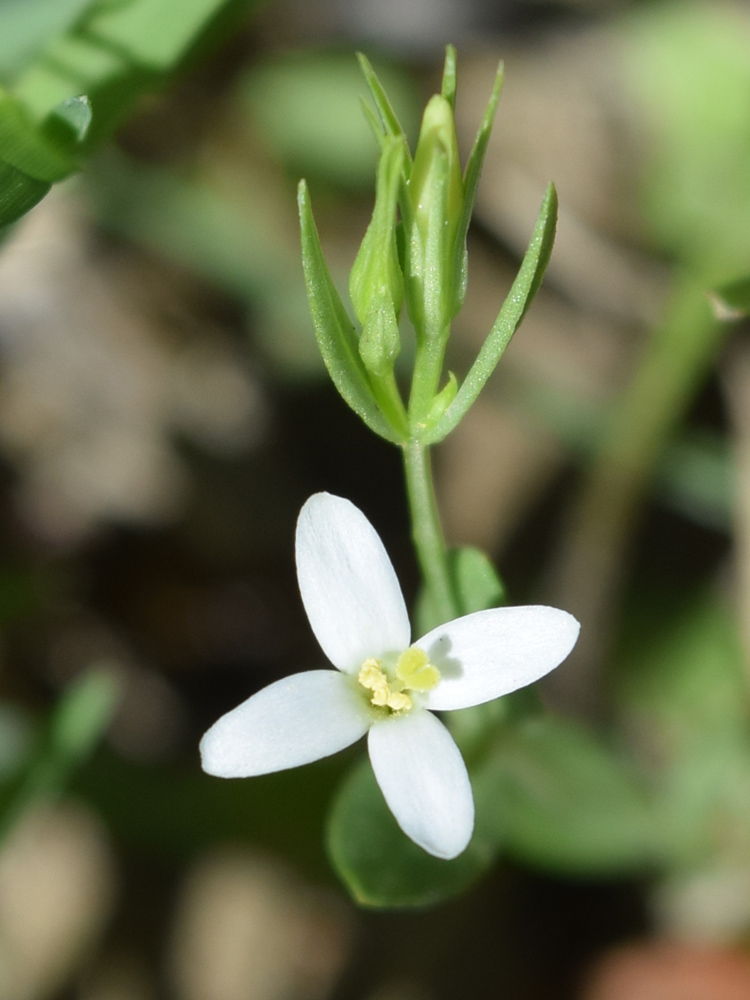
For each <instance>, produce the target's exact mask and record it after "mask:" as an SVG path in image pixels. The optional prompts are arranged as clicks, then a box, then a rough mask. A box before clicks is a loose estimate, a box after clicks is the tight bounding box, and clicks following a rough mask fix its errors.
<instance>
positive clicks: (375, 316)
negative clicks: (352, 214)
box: [349, 137, 405, 376]
mask: <svg viewBox="0 0 750 1000" xmlns="http://www.w3.org/2000/svg"><path fill="white" fill-rule="evenodd" d="M404 150H405V143H404V141H403V139H394V138H391V137H388V138H387V139H386V140H385V143H384V146H383V152H382V154H381V157H380V163H379V166H378V180H377V192H376V197H375V209H374V211H373V216H372V221H371V222H370V225H369V226H368V228H367V232H366V233H365V238H364V240H363V241H362V245H361V247H360V249H359V253H358V254H357V259H356V260H355V262H354V266H353V267H352V270H351V274H350V276H349V295H350V298H351V300H352V305H353V307H354V313H355V315H356V317H357V319H358V320H359V321H360V323H361V324H362V335H361V337H360V340H359V353H360V356H361V358H362V360H363V362H364V364H365V368H367V370H368V371H369V372H370V373H371V374H373V375H377V376H384V375H387V374H388V373H389V372H391V371H392V370H393V364H394V362H395V360H396V358H397V357H398V354H399V351H400V350H401V338H400V336H399V330H398V314H399V312H400V310H401V304H402V302H403V298H404V278H403V274H402V273H401V265H400V264H399V259H398V248H397V245H396V215H397V208H398V195H399V187H400V183H401V169H402V165H403V162H404Z"/></svg>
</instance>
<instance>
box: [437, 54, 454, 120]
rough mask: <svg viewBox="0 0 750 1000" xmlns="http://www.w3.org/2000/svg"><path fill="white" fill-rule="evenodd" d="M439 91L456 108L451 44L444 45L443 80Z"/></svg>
mask: <svg viewBox="0 0 750 1000" xmlns="http://www.w3.org/2000/svg"><path fill="white" fill-rule="evenodd" d="M440 93H441V94H442V96H443V97H444V98H445V100H446V101H447V102H448V103H449V104H450V106H451V108H453V110H454V111H455V110H456V49H455V48H454V46H453V45H446V46H445V62H444V63H443V80H442V83H441V85H440Z"/></svg>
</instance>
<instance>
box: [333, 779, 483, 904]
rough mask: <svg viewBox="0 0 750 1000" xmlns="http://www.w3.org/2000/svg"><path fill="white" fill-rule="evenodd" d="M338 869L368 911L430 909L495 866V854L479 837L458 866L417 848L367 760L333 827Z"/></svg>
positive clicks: (340, 801)
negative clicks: (394, 813) (397, 818)
mask: <svg viewBox="0 0 750 1000" xmlns="http://www.w3.org/2000/svg"><path fill="white" fill-rule="evenodd" d="M328 852H329V855H330V857H331V861H332V863H333V865H334V868H335V869H336V871H337V872H338V874H339V876H340V877H341V879H342V881H343V882H344V884H345V885H346V887H347V888H348V889H349V891H350V892H351V894H352V896H353V897H354V899H355V900H356V901H357V902H358V903H361V904H362V905H363V906H371V907H389V908H394V907H403V908H406V907H426V906H434V905H436V904H437V903H440V902H442V901H443V900H445V899H449V898H450V897H451V896H455V895H458V893H460V892H463V891H464V890H465V889H466V888H468V886H470V885H471V884H472V882H474V881H475V880H476V879H477V878H478V877H479V876H480V875H481V874H482V873H483V872H484V871H486V869H487V868H488V867H489V866H490V865H491V864H492V860H493V850H492V848H490V847H489V845H488V844H487V843H486V841H484V840H483V839H482V838H480V837H478V836H477V835H475V837H474V839H473V840H472V842H471V843H470V844H469V846H468V848H467V849H466V850H465V851H464V853H463V854H461V855H460V856H459V857H457V858H455V859H454V860H453V861H442V860H440V859H439V858H434V857H432V856H431V855H429V854H427V853H425V851H423V850H422V849H421V848H420V847H417V845H416V844H414V843H412V841H411V840H409V839H408V837H406V836H405V835H404V834H403V833H402V832H401V830H400V829H399V827H398V824H397V823H396V820H395V819H394V818H393V816H392V815H391V813H390V811H389V809H388V807H387V806H386V804H385V801H384V799H383V795H382V793H381V791H380V789H379V788H378V785H377V782H376V781H375V776H374V775H373V773H372V768H371V767H370V762H369V761H368V760H363V761H362V762H361V763H360V764H358V765H356V766H355V767H354V768H353V769H352V770H351V771H350V773H349V775H348V777H347V778H346V779H345V781H344V783H343V785H342V786H341V789H340V790H339V793H338V795H337V796H336V799H335V800H334V804H333V809H332V811H331V815H330V818H329V823H328Z"/></svg>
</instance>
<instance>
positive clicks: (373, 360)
mask: <svg viewBox="0 0 750 1000" xmlns="http://www.w3.org/2000/svg"><path fill="white" fill-rule="evenodd" d="M359 61H360V65H361V67H362V71H363V73H364V76H365V80H366V82H367V85H368V87H369V90H370V95H371V97H372V100H373V103H374V106H375V110H374V111H373V110H372V109H371V108H370V107H369V106H368V105H366V104H365V105H364V110H365V115H366V117H367V120H368V122H369V124H370V126H371V128H372V130H373V133H374V135H375V138H376V139H377V141H378V144H379V146H380V160H379V164H378V173H377V185H376V197H375V207H374V209H373V214H372V220H371V222H370V225H369V226H368V228H367V232H366V234H365V236H364V239H363V241H362V244H361V246H360V249H359V252H358V254H357V257H356V260H355V262H354V265H353V267H352V270H351V274H350V278H349V293H350V297H351V302H352V306H353V309H354V313H355V315H356V318H357V320H358V321H359V323H360V326H361V331H360V332H359V333H357V331H356V329H355V327H354V324H353V323H352V322H351V320H350V319H349V317H348V315H347V311H346V308H345V306H344V304H343V303H342V302H341V299H340V297H339V295H338V292H337V291H336V287H335V285H334V283H333V281H332V279H331V276H330V274H329V273H328V269H327V267H326V264H325V260H324V258H323V254H322V251H321V248H320V244H319V242H318V238H317V231H316V229H315V224H314V221H313V218H312V211H311V209H310V205H309V200H308V197H307V191H306V188H305V187H304V184H303V185H302V187H301V188H300V219H301V224H302V245H303V264H304V267H305V276H306V282H307V289H308V297H309V300H310V307H311V311H312V315H313V321H314V326H315V332H316V336H317V338H318V343H319V345H320V349H321V352H322V354H323V357H324V360H325V362H326V365H327V367H328V370H329V372H330V374H331V377H332V378H333V380H334V382H335V383H336V386H337V388H338V390H339V392H340V393H341V395H342V396H343V397H344V399H345V400H346V401H347V403H348V404H349V405H350V406H351V407H352V408H353V409H354V410H356V412H357V413H358V414H359V415H360V417H361V418H362V419H363V420H364V421H365V423H367V425H368V426H369V427H370V428H371V429H372V430H373V431H375V433H377V434H379V435H380V436H382V437H384V438H386V439H388V440H390V441H392V442H393V443H394V444H398V445H401V446H402V447H406V446H410V445H411V444H414V443H419V444H421V445H431V444H435V443H437V442H438V441H441V440H442V439H443V438H444V437H445V436H446V434H448V433H450V431H451V430H453V429H454V428H455V427H456V426H457V424H458V423H459V422H460V421H461V420H462V419H463V417H464V415H465V414H466V412H467V411H468V409H469V408H470V407H471V406H472V405H473V403H474V401H475V399H476V398H477V396H478V394H479V392H480V390H481V389H482V387H483V386H484V384H485V383H486V381H487V379H488V378H489V377H490V376H491V374H492V372H493V371H494V368H495V366H496V365H497V363H498V361H499V360H500V358H501V357H502V354H503V352H504V350H505V348H506V347H507V345H508V343H509V342H510V339H511V337H512V336H513V334H514V332H515V330H516V328H517V326H518V324H519V323H520V322H521V319H522V318H523V316H524V314H525V312H526V310H527V309H528V307H529V305H530V303H531V301H532V300H533V298H534V296H535V294H536V292H537V290H538V288H539V285H540V284H541V281H542V278H543V276H544V272H545V269H546V266H547V262H548V260H549V255H550V252H551V249H552V242H553V239H554V233H555V223H556V218H557V200H556V195H555V190H554V188H553V187H552V185H550V187H549V188H548V190H547V193H546V195H545V198H544V200H543V202H542V207H541V211H540V213H539V217H538V219H537V222H536V226H535V228H534V233H533V236H532V240H531V243H530V245H529V248H528V250H527V251H526V254H525V256H524V259H523V262H522V265H521V269H520V271H519V273H518V276H517V278H516V280H515V281H514V283H513V287H512V288H511V290H510V293H509V295H508V297H507V298H506V300H505V302H504V303H503V306H502V308H501V309H500V313H499V315H498V318H497V320H496V322H495V325H494V326H493V328H492V330H491V331H490V333H489V334H488V336H487V339H486V341H485V343H484V345H483V346H482V348H481V350H480V352H479V355H478V357H477V358H476V360H475V362H474V364H473V365H472V366H471V367H470V369H469V371H468V373H467V374H466V376H465V377H464V378H463V380H462V381H461V382H460V383H459V381H458V380H457V379H456V378H455V376H454V375H453V374H452V373H449V374H448V376H447V381H446V375H445V372H444V361H445V351H446V347H447V342H448V338H449V336H450V332H451V323H452V321H453V319H454V317H455V315H456V313H457V312H458V311H459V309H460V308H461V306H462V304H463V301H464V297H465V294H466V282H467V256H466V235H467V232H468V228H469V223H470V220H471V213H472V208H473V205H474V200H475V197H476V193H477V186H478V184H479V177H480V174H481V171H482V164H483V162H484V157H485V153H486V151H487V147H488V144H489V138H490V132H491V129H492V123H493V120H494V116H495V112H496V110H497V106H498V101H499V98H500V91H501V88H502V82H503V73H502V65H501V66H500V67H499V68H498V72H497V75H496V77H495V83H494V86H493V89H492V93H491V95H490V98H489V101H488V103H487V107H486V109H485V113H484V116H483V118H482V121H481V123H480V126H479V130H478V132H477V136H476V139H475V141H474V146H473V147H472V150H471V153H470V155H469V159H468V161H467V164H466V168H465V170H464V171H463V173H462V170H461V163H460V159H459V153H458V142H457V138H456V124H455V117H454V108H455V97H456V54H455V50H454V49H453V47H452V46H448V47H447V49H446V58H445V68H444V72H443V82H442V88H441V92H440V93H439V94H436V95H435V96H433V97H432V98H431V99H430V101H429V102H428V104H427V107H426V108H425V111H424V115H423V118H422V124H421V128H420V133H419V139H418V142H417V147H416V150H415V153H414V158H413V159H412V157H411V154H410V152H409V148H408V146H407V143H406V137H405V135H404V130H403V128H402V126H401V124H400V122H399V120H398V117H397V115H396V112H395V111H394V109H393V106H392V105H391V103H390V101H389V99H388V96H387V94H386V93H385V90H384V89H383V86H382V84H381V83H380V81H379V80H378V77H377V75H376V74H375V71H374V70H373V68H372V66H371V65H370V63H369V62H368V60H367V59H366V57H365V56H363V55H360V56H359ZM404 302H405V303H406V308H407V312H408V314H409V318H410V320H411V322H412V325H413V327H414V333H415V340H416V345H415V346H416V350H415V355H414V369H413V373H412V378H411V388H410V391H409V397H408V406H405V405H404V400H403V397H402V395H401V391H400V389H399V386H398V384H397V382H396V378H395V374H394V365H395V362H396V359H397V358H398V356H399V354H400V352H401V336H400V332H399V314H400V311H401V306H402V304H403V303H404Z"/></svg>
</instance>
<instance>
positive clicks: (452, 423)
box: [422, 184, 557, 444]
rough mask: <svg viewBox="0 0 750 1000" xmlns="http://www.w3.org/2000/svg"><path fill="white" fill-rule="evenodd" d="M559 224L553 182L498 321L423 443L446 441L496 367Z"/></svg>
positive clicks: (541, 271) (528, 301)
mask: <svg viewBox="0 0 750 1000" xmlns="http://www.w3.org/2000/svg"><path fill="white" fill-rule="evenodd" d="M556 225H557V193H556V191H555V187H554V185H553V184H550V185H549V187H548V188H547V193H546V194H545V196H544V201H543V202H542V207H541V210H540V212H539V216H538V218H537V220H536V225H535V226H534V232H533V235H532V237H531V242H530V243H529V247H528V249H527V251H526V254H525V255H524V258H523V261H522V263H521V267H520V269H519V271H518V274H517V275H516V280H515V281H514V282H513V285H512V287H511V290H510V292H509V293H508V297H507V298H506V300H505V302H503V305H502V308H501V309H500V314H499V315H498V317H497V320H496V321H495V325H494V326H493V327H492V330H491V331H490V334H489V336H488V337H487V339H486V340H485V342H484V344H483V345H482V348H481V350H480V352H479V355H478V356H477V359H476V361H475V362H474V364H473V365H472V366H471V369H470V370H469V373H468V375H467V376H466V379H465V380H464V382H463V385H462V386H461V388H460V389H459V391H458V393H457V395H456V398H455V399H454V400H453V402H452V403H451V405H450V406H449V407H448V409H447V410H446V412H445V415H444V416H443V418H442V420H440V422H439V423H438V424H437V426H436V427H435V429H434V430H433V431H432V432H431V433H429V434H426V435H425V437H424V438H423V439H422V440H423V443H425V444H435V443H436V442H438V441H442V439H443V438H444V437H445V436H446V435H447V434H449V433H450V432H451V431H452V430H453V429H454V428H455V427H456V426H457V425H458V423H459V422H460V421H461V419H462V418H463V416H464V415H465V413H466V412H467V410H468V409H469V408H470V407H471V406H472V404H473V403H474V401H475V400H476V398H477V396H478V395H479V393H480V392H481V390H482V389H483V387H484V385H485V383H486V382H487V379H488V378H489V377H490V375H491V374H492V373H493V371H494V370H495V367H496V365H497V363H498V361H499V360H500V358H501V357H502V356H503V352H504V351H505V348H506V347H507V346H508V344H509V343H510V340H511V337H512V336H513V334H514V333H515V331H516V329H517V328H518V325H519V324H520V322H521V320H522V319H523V317H524V315H525V313H526V310H527V309H528V307H529V306H530V305H531V302H532V300H533V298H534V296H535V295H536V293H537V291H538V290H539V286H540V285H541V283H542V278H543V277H544V272H545V271H546V269H547V264H548V263H549V258H550V254H551V253H552V244H553V243H554V239H555V227H556Z"/></svg>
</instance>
